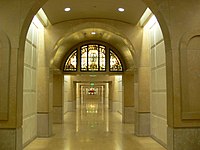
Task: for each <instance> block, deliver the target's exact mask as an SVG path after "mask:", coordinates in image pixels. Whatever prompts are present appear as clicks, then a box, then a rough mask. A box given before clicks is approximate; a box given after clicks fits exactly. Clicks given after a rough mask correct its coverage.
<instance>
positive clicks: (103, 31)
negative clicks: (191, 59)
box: [51, 22, 134, 69]
mask: <svg viewBox="0 0 200 150" xmlns="http://www.w3.org/2000/svg"><path fill="white" fill-rule="evenodd" d="M94 29H95V31H96V32H97V33H100V34H97V35H95V36H94V35H91V34H90V33H91V32H92V31H94ZM73 31H76V32H70V33H67V34H65V36H64V37H62V38H61V39H60V40H59V41H58V42H57V44H56V45H55V46H54V47H55V49H54V51H53V54H52V61H51V62H52V64H51V66H52V67H53V68H57V69H58V68H59V67H60V66H61V65H62V63H63V62H62V61H63V57H66V54H67V52H68V50H70V49H71V48H72V47H73V46H74V45H77V44H78V43H81V42H83V41H89V40H91V41H102V42H105V43H108V44H110V45H112V46H114V47H115V48H116V49H117V50H118V51H119V53H120V54H121V56H122V58H123V60H124V62H125V64H126V66H127V68H130V67H133V66H134V59H133V57H134V56H133V55H134V48H133V45H132V43H131V42H130V41H129V40H128V39H127V38H126V37H125V36H123V35H122V34H121V33H119V32H118V31H117V30H116V29H113V27H111V26H108V25H105V24H102V23H95V25H94V27H93V28H91V22H87V23H85V24H83V25H78V26H77V27H75V28H74V29H73Z"/></svg>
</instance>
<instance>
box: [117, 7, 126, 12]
mask: <svg viewBox="0 0 200 150" xmlns="http://www.w3.org/2000/svg"><path fill="white" fill-rule="evenodd" d="M117 10H118V11H119V12H124V10H125V9H124V8H121V7H120V8H118V9H117Z"/></svg>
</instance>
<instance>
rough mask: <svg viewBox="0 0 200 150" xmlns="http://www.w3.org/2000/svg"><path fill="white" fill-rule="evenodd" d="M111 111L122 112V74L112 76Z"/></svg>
mask: <svg viewBox="0 0 200 150" xmlns="http://www.w3.org/2000/svg"><path fill="white" fill-rule="evenodd" d="M112 88H113V90H112V93H111V94H112V111H114V112H120V113H122V92H123V91H122V76H121V75H119V76H117V75H116V76H113V83H112Z"/></svg>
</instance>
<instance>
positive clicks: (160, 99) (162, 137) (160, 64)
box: [147, 20, 167, 145]
mask: <svg viewBox="0 0 200 150" xmlns="http://www.w3.org/2000/svg"><path fill="white" fill-rule="evenodd" d="M150 21H152V20H150ZM147 30H148V29H147ZM149 39H150V49H149V50H150V62H151V88H150V89H151V92H150V112H151V115H150V120H151V122H150V123H151V135H152V136H153V137H154V138H156V139H157V140H158V141H159V142H161V143H162V144H164V145H166V144H167V95H166V60H165V43H164V40H163V35H162V31H161V29H160V26H159V24H158V22H157V21H156V20H155V22H154V24H153V25H152V26H151V27H150V28H149Z"/></svg>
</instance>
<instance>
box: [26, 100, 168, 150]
mask: <svg viewBox="0 0 200 150" xmlns="http://www.w3.org/2000/svg"><path fill="white" fill-rule="evenodd" d="M121 119H122V117H121V114H119V113H118V112H110V111H109V109H108V108H106V107H104V106H103V104H102V103H101V102H94V101H89V102H86V103H83V104H81V106H80V107H79V108H78V109H76V112H75V111H74V112H68V113H66V115H65V118H64V124H54V125H53V135H52V136H51V137H50V138H37V139H36V140H35V141H33V142H32V143H31V144H29V145H28V146H27V147H25V148H24V150H165V148H163V147H162V146H160V145H159V144H158V143H157V142H155V141H154V140H152V139H151V138H149V137H136V136H134V133H133V131H134V125H133V124H123V123H122V121H121Z"/></svg>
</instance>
